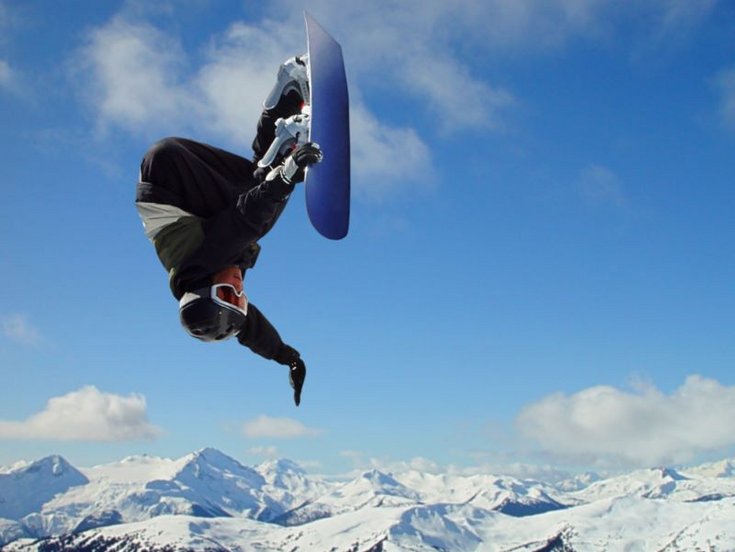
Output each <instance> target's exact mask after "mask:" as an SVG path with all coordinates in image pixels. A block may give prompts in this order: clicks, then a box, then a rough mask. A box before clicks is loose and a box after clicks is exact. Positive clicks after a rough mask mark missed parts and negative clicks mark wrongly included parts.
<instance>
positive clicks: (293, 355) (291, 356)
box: [273, 345, 306, 406]
mask: <svg viewBox="0 0 735 552" xmlns="http://www.w3.org/2000/svg"><path fill="white" fill-rule="evenodd" d="M273 360H275V361H276V362H277V363H279V364H283V365H285V366H288V382H289V383H290V384H291V387H293V400H294V402H295V403H296V406H299V404H300V403H301V388H302V387H303V386H304V380H305V379H306V364H304V361H303V360H301V355H299V352H298V351H297V350H296V349H294V348H293V347H291V346H289V345H284V346H283V347H282V348H281V350H280V351H279V353H278V355H277V356H276V357H275V358H274V359H273Z"/></svg>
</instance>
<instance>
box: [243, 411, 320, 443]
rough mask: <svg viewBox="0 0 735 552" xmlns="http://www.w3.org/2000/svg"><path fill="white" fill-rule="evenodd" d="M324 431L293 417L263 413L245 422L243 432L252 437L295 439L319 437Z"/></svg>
mask: <svg viewBox="0 0 735 552" xmlns="http://www.w3.org/2000/svg"><path fill="white" fill-rule="evenodd" d="M322 433H323V431H322V430H320V429H313V428H310V427H307V426H305V425H304V424H303V423H301V422H300V421H299V420H294V419H293V418H272V417H270V416H265V415H263V416H259V417H257V418H256V419H254V420H251V421H249V422H245V424H243V434H244V435H245V436H246V437H248V438H251V439H258V438H275V439H295V438H299V437H317V436H319V435H321V434H322Z"/></svg>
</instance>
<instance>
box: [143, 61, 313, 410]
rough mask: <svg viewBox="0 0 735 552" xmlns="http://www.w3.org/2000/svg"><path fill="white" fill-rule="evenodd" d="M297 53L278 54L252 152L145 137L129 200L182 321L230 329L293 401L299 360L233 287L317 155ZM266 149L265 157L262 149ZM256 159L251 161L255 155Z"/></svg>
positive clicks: (210, 331) (209, 332)
mask: <svg viewBox="0 0 735 552" xmlns="http://www.w3.org/2000/svg"><path fill="white" fill-rule="evenodd" d="M308 98H309V82H308V78H307V71H306V61H305V56H297V57H294V58H291V59H289V60H287V61H286V62H284V63H283V64H282V65H281V66H280V68H279V71H278V79H277V82H276V84H275V85H274V87H273V90H272V91H271V93H270V94H269V95H268V97H267V98H266V100H265V102H264V110H263V112H262V114H261V117H260V120H259V122H258V127H257V134H256V137H255V139H254V141H253V145H252V147H253V152H254V154H255V155H254V159H253V160H252V161H251V160H248V159H245V158H244V157H240V156H239V155H236V154H234V153H230V152H227V151H224V150H222V149H219V148H216V147H213V146H211V145H208V144H203V143H200V142H195V141H192V140H188V139H184V138H165V139H163V140H161V141H159V142H157V143H156V144H154V145H153V146H152V147H151V148H150V149H149V150H148V152H147V153H146V154H145V156H144V158H143V161H142V163H141V170H140V178H139V182H138V185H137V193H136V199H135V202H136V207H137V209H138V212H139V214H140V216H141V218H142V220H143V226H144V229H145V232H146V235H147V236H148V238H149V239H150V240H151V241H152V242H153V244H154V246H155V248H156V253H157V254H158V258H159V260H160V261H161V263H162V264H163V266H164V267H165V269H166V270H167V271H168V273H169V283H170V287H171V292H172V293H173V295H174V297H176V299H177V300H179V318H180V321H181V324H182V325H183V327H184V329H185V330H186V331H187V332H188V333H189V334H190V335H191V336H193V337H195V338H197V339H200V340H202V341H222V340H225V339H228V338H230V337H233V336H236V337H237V340H238V341H239V342H240V344H242V345H245V346H247V347H249V348H250V349H251V350H252V351H253V352H255V353H257V354H259V355H261V356H262V357H264V358H266V359H270V360H275V361H276V362H278V363H279V364H282V365H285V366H288V367H289V381H290V384H291V386H292V387H293V390H294V402H295V403H296V406H298V405H299V403H300V401H301V389H302V386H303V384H304V379H305V377H306V366H305V364H304V361H303V360H302V359H301V356H300V354H299V352H298V351H297V350H296V349H295V348H293V347H291V346H290V345H287V344H286V343H284V342H283V340H282V339H281V337H280V335H279V334H278V332H277V331H276V329H275V328H274V327H273V326H272V325H271V323H270V322H269V321H268V319H267V318H266V317H265V316H264V315H263V314H262V313H261V312H260V310H258V308H256V307H255V305H253V303H251V302H250V301H248V298H247V296H246V295H245V292H244V290H243V280H244V275H245V271H246V270H248V269H250V268H252V267H253V266H254V265H255V261H256V258H257V257H258V253H259V252H260V246H259V245H258V240H259V239H260V238H262V237H263V236H264V235H265V234H266V233H267V232H268V231H269V230H270V229H271V228H272V227H273V225H274V224H275V222H276V220H277V219H278V217H279V216H280V214H281V212H282V211H283V209H284V207H285V206H286V203H287V202H288V199H289V197H290V195H291V192H292V191H293V189H294V184H296V183H299V182H302V181H303V180H304V169H306V168H307V167H309V166H310V165H313V164H314V163H318V162H319V161H321V158H322V152H321V150H320V148H319V146H318V145H317V144H312V143H309V142H306V136H307V135H308V134H307V129H308V122H309V115H308V110H307V109H304V112H303V113H302V108H303V107H304V102H305V101H308ZM264 158H266V159H264ZM259 161H260V166H259V164H258V162H259Z"/></svg>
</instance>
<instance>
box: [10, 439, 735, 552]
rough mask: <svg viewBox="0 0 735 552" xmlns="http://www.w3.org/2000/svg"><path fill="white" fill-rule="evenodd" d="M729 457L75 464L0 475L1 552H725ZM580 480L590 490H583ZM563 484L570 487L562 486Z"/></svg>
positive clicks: (733, 497) (733, 485)
mask: <svg viewBox="0 0 735 552" xmlns="http://www.w3.org/2000/svg"><path fill="white" fill-rule="evenodd" d="M732 466H733V464H732V462H729V461H723V462H719V463H716V464H708V465H704V466H698V467H694V468H690V469H686V470H678V471H677V470H673V469H666V468H659V469H651V470H638V471H635V472H632V473H629V474H627V475H624V476H618V477H614V478H609V479H604V480H599V481H595V477H594V476H590V475H586V476H584V477H583V478H579V479H577V480H575V481H572V482H567V483H564V484H561V485H556V486H552V485H547V484H545V483H542V482H538V481H532V480H519V479H515V478H511V477H501V476H494V475H472V476H462V475H457V474H428V473H423V472H418V471H406V472H401V473H395V474H388V473H383V472H381V471H378V470H370V471H367V472H365V473H362V474H360V475H358V476H357V477H355V478H352V479H350V480H346V481H340V482H336V481H333V480H328V479H325V478H321V477H316V476H312V475H309V474H307V473H306V472H305V471H304V470H303V469H302V468H300V467H299V466H298V465H297V464H295V463H293V462H290V461H288V460H278V461H273V462H266V463H263V464H261V465H259V466H256V467H254V468H250V467H246V466H243V465H242V464H240V463H239V462H237V461H236V460H234V459H233V458H230V457H229V456H227V455H225V454H223V453H221V452H219V451H217V450H214V449H203V450H200V451H198V452H195V453H193V454H189V455H187V456H184V457H183V458H179V459H175V460H171V459H165V458H156V457H151V456H136V457H129V458H126V459H124V460H122V461H120V462H117V463H112V464H106V465H102V466H96V467H93V468H88V469H83V468H75V467H73V466H71V465H70V464H69V463H68V462H66V461H65V460H64V459H63V458H61V457H59V456H52V457H49V458H44V459H41V460H38V461H35V462H31V463H20V464H16V465H15V466H11V467H8V468H2V469H0V546H3V545H4V546H3V550H10V551H33V550H38V551H40V550H43V551H57V550H88V551H97V550H108V549H114V550H117V551H128V550H129V551H133V550H149V551H151V552H156V551H160V552H164V551H165V552H172V551H178V550H180V551H189V550H201V551H204V550H206V551H216V550H228V551H239V550H242V551H245V550H254V551H284V550H305V551H309V550H315V551H321V550H325V551H327V550H333V551H335V552H338V551H345V552H347V551H350V552H358V551H364V552H379V551H385V552H391V551H403V550H406V551H409V550H410V551H421V550H427V551H428V550H431V551H435V550H458V551H465V550H468V551H479V552H482V551H505V550H525V551H542V550H543V551H552V550H558V551H575V550H577V551H587V550H593V551H595V550H624V549H632V550H667V551H673V550H682V551H683V550H695V549H706V550H735V477H734V476H733V471H732ZM584 482H589V484H588V485H587V486H586V487H584V488H580V487H581V486H582V485H583V484H584ZM567 489H570V490H567Z"/></svg>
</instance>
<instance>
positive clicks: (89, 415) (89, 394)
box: [0, 386, 161, 441]
mask: <svg viewBox="0 0 735 552" xmlns="http://www.w3.org/2000/svg"><path fill="white" fill-rule="evenodd" d="M160 434H161V430H160V429H158V428H157V427H155V426H153V425H151V424H150V423H149V422H148V420H147V416H146V401H145V397H143V396H142V395H138V394H132V395H129V396H127V397H124V396H120V395H113V394H110V393H103V392H101V391H99V390H98V389H97V388H96V387H93V386H86V387H82V388H81V389H79V390H77V391H72V392H71V393H68V394H66V395H62V396H60V397H53V398H51V399H49V401H48V403H47V404H46V408H45V409H44V410H43V411H41V412H39V413H38V414H34V415H33V416H31V417H29V418H28V419H26V420H24V421H20V422H17V421H0V439H50V440H56V441H129V440H136V439H153V438H155V437H157V436H159V435H160Z"/></svg>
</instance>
